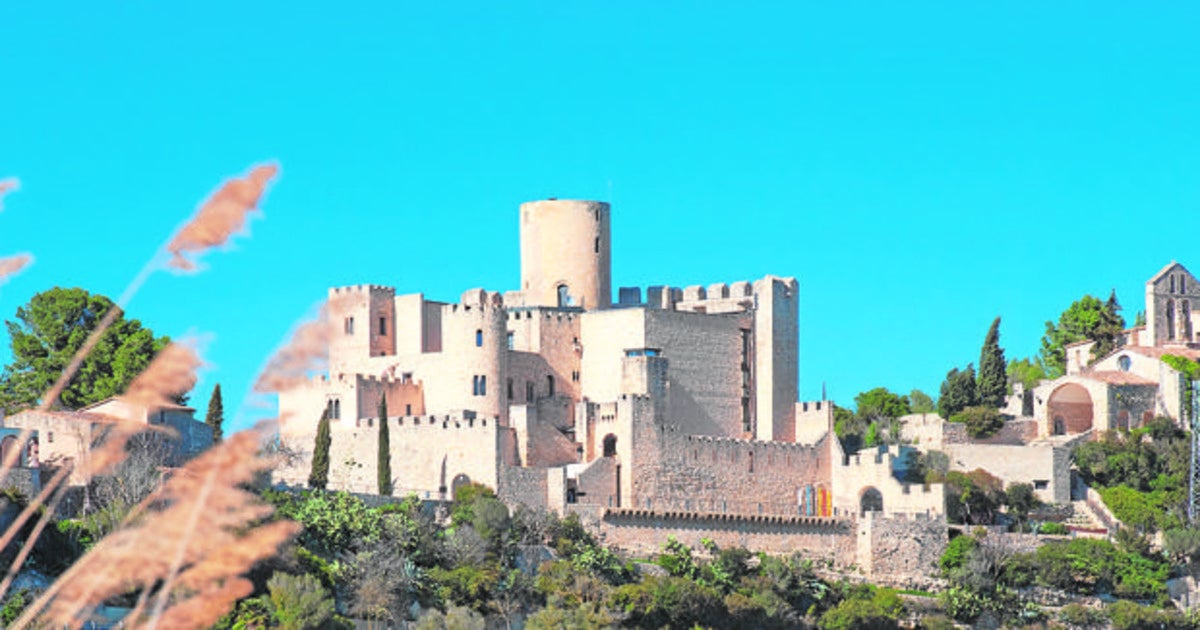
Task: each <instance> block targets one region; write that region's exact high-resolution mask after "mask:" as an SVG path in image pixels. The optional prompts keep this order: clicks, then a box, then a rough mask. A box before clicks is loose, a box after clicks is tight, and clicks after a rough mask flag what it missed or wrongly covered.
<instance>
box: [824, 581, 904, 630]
mask: <svg viewBox="0 0 1200 630" xmlns="http://www.w3.org/2000/svg"><path fill="white" fill-rule="evenodd" d="M903 616H904V602H902V601H901V600H900V596H899V595H897V594H896V592H895V591H893V590H891V589H886V588H880V589H868V590H866V592H862V591H858V592H855V593H854V594H853V595H851V596H850V597H848V598H846V599H844V600H842V601H841V602H840V603H839V604H838V605H837V606H834V607H833V608H831V609H829V610H827V611H825V614H823V615H821V621H820V627H821V628H822V629H823V630H855V629H859V628H867V629H872V630H874V629H880V630H883V629H888V628H899V627H900V619H901V618H902V617H903Z"/></svg>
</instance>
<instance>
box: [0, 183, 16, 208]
mask: <svg viewBox="0 0 1200 630" xmlns="http://www.w3.org/2000/svg"><path fill="white" fill-rule="evenodd" d="M20 188H21V182H20V181H18V180H17V178H15V177H6V178H4V179H0V212H3V211H4V195H7V194H8V193H10V192H15V191H17V190H20Z"/></svg>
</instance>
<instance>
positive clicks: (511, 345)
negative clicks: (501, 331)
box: [505, 330, 513, 350]
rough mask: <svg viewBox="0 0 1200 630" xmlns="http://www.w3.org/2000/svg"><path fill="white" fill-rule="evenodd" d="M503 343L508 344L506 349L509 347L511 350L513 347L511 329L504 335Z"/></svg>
mask: <svg viewBox="0 0 1200 630" xmlns="http://www.w3.org/2000/svg"><path fill="white" fill-rule="evenodd" d="M505 343H507V344H508V349H509V350H512V349H513V333H512V331H511V330H510V331H508V335H507V336H506V337H505Z"/></svg>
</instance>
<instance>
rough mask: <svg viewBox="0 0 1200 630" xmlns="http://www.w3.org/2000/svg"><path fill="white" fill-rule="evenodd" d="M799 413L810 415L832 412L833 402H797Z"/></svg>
mask: <svg viewBox="0 0 1200 630" xmlns="http://www.w3.org/2000/svg"><path fill="white" fill-rule="evenodd" d="M796 407H797V409H796V410H797V411H799V412H801V413H810V412H817V411H830V410H832V409H833V402H832V401H829V400H816V401H812V402H804V401H801V402H797V403H796Z"/></svg>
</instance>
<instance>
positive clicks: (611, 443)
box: [604, 433, 617, 457]
mask: <svg viewBox="0 0 1200 630" xmlns="http://www.w3.org/2000/svg"><path fill="white" fill-rule="evenodd" d="M616 455H617V436H615V435H613V434H612V433H609V434H608V435H606V436H604V456H605V457H616Z"/></svg>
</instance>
